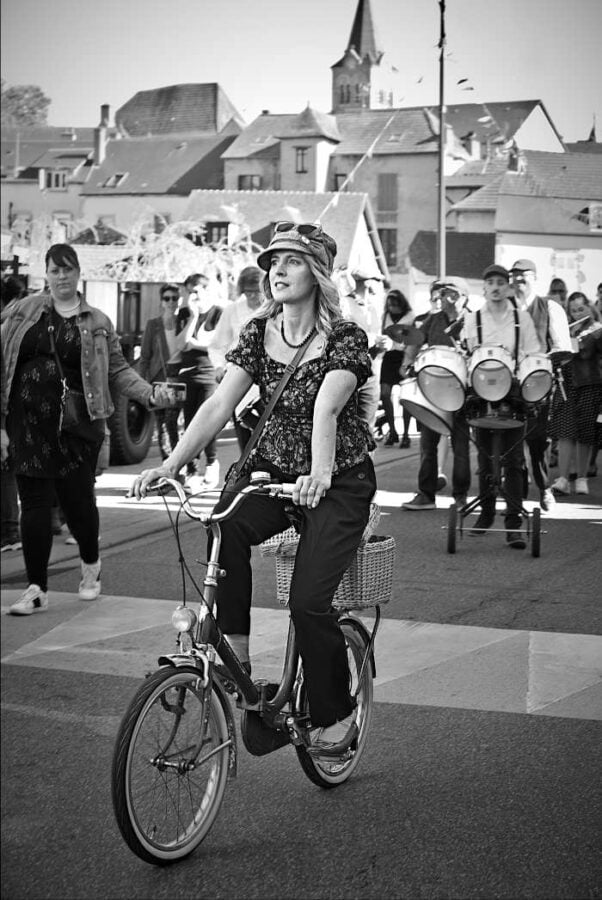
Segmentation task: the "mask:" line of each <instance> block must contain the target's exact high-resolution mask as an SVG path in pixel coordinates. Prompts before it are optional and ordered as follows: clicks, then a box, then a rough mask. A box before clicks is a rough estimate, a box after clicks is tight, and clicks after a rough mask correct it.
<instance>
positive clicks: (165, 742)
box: [112, 666, 230, 865]
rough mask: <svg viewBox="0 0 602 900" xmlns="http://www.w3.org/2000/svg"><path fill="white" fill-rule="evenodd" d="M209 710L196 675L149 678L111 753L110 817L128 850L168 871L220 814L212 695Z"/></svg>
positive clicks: (220, 770)
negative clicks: (112, 813) (112, 810)
mask: <svg viewBox="0 0 602 900" xmlns="http://www.w3.org/2000/svg"><path fill="white" fill-rule="evenodd" d="M210 698H211V699H210V703H209V710H207V708H206V707H207V703H206V702H205V701H204V699H203V690H202V687H201V686H200V685H199V673H198V671H197V670H196V669H194V668H192V667H190V668H188V667H187V668H180V669H174V668H172V667H171V666H169V667H165V668H162V669H159V670H158V671H157V672H154V673H153V674H152V675H151V676H150V677H149V678H148V679H147V680H146V681H145V682H144V684H143V685H142V686H141V687H140V689H139V690H138V691H137V693H136V694H135V696H134V698H133V700H132V702H131V704H130V706H129V709H128V710H127V712H126V714H125V716H124V717H123V720H122V722H121V725H120V728H119V732H118V734H117V742H116V745H115V751H114V755H113V767H112V794H113V808H114V811H115V817H116V819H117V824H118V825H119V829H120V831H121V834H122V836H123V838H124V840H125V842H126V844H127V845H128V847H129V848H130V849H131V850H132V851H133V852H134V853H135V854H136V856H139V857H140V859H143V860H144V861H145V862H149V863H154V864H156V865H167V864H168V863H172V862H175V861H176V860H179V859H183V858H184V857H185V856H188V854H190V853H192V851H193V850H194V849H195V848H196V847H198V845H199V844H200V843H201V841H202V840H203V838H204V837H205V836H206V835H207V833H208V831H209V829H210V828H211V826H212V825H213V823H214V821H215V819H216V816H217V814H218V812H219V809H220V806H221V803H222V800H223V797H224V793H225V790H226V782H227V779H228V759H229V741H230V739H229V735H228V727H227V722H226V717H225V715H224V711H223V709H222V706H221V703H220V701H219V700H218V698H217V696H216V694H215V692H214V691H212V692H211V694H210Z"/></svg>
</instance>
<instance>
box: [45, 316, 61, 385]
mask: <svg viewBox="0 0 602 900" xmlns="http://www.w3.org/2000/svg"><path fill="white" fill-rule="evenodd" d="M48 337H49V338H50V349H51V351H52V353H54V358H55V360H56V367H57V369H58V370H59V378H60V379H61V381H63V382H64V381H65V373H64V372H63V367H62V365H61V360H60V358H59V355H58V352H57V349H56V344H55V342H54V325H53V324H52V323H50V325H49V326H48Z"/></svg>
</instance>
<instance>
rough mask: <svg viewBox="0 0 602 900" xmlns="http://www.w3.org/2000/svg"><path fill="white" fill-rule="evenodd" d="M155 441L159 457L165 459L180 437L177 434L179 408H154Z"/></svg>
mask: <svg viewBox="0 0 602 900" xmlns="http://www.w3.org/2000/svg"><path fill="white" fill-rule="evenodd" d="M154 412H155V422H156V425H157V443H158V445H159V453H160V454H161V459H167V457H168V456H169V454H170V453H171V451H172V450H174V449H175V446H176V444H177V443H178V441H179V439H180V435H179V434H178V416H179V414H180V410H179V409H156V410H155V411H154Z"/></svg>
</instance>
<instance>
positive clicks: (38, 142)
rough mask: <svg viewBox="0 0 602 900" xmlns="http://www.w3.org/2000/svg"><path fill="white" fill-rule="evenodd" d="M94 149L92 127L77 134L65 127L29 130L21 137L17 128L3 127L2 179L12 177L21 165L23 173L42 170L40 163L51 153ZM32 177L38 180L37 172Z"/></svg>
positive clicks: (79, 130) (0, 149)
mask: <svg viewBox="0 0 602 900" xmlns="http://www.w3.org/2000/svg"><path fill="white" fill-rule="evenodd" d="M72 133H74V134H75V135H76V140H75V141H74V140H72V139H71V136H70V135H71V134H72ZM67 134H68V135H69V137H67V136H66V135H67ZM93 146H94V131H93V129H92V128H79V129H73V132H71V131H68V130H67V129H64V128H50V127H49V128H42V127H40V128H31V129H29V128H28V129H24V130H22V131H19V132H18V137H17V132H16V131H15V130H14V129H12V128H3V129H2V140H1V144H0V160H1V168H2V177H3V178H4V177H8V178H10V177H12V176H13V172H14V168H15V165H18V166H19V170H20V171H23V170H33V169H37V168H40V164H39V163H38V160H40V159H42V158H43V157H44V156H45V154H47V153H49V152H51V151H52V152H58V151H64V152H65V153H69V154H71V153H81V152H82V151H85V152H90V151H91V150H92V147H93ZM28 174H30V177H35V172H33V171H31V173H28Z"/></svg>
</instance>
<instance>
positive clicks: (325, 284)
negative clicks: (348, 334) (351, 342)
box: [254, 254, 343, 337]
mask: <svg viewBox="0 0 602 900" xmlns="http://www.w3.org/2000/svg"><path fill="white" fill-rule="evenodd" d="M303 258H304V259H305V261H306V262H307V264H308V266H309V270H310V272H311V274H312V275H313V277H314V281H315V282H316V331H317V332H318V334H321V335H323V336H324V337H326V336H328V335H329V334H330V332H331V331H332V328H333V326H334V324H335V323H336V322H338V321H339V319H342V318H343V316H342V313H341V306H340V303H339V292H338V291H337V289H336V286H335V284H334V282H333V280H332V278H331V277H330V274H329V272H328V271H327V269H326V268H325V267H324V266H323V265H322V264H321V263H320V262H319V261H318V260H317V259H316V258H315V257H313V256H310V255H309V254H304V256H303ZM261 288H262V290H263V295H264V298H265V299H264V302H263V303H262V304H261V306H260V307H259V309H258V310H257V312H256V313H255V316H254V318H255V319H275V318H276V316H277V315H278V313H279V312H280V311H281V310H282V304H281V303H278V302H277V301H276V300H274V298H273V296H272V289H271V287H270V273H269V272H266V274H265V275H264V277H263V281H262V283H261Z"/></svg>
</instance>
